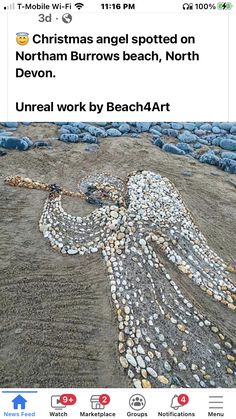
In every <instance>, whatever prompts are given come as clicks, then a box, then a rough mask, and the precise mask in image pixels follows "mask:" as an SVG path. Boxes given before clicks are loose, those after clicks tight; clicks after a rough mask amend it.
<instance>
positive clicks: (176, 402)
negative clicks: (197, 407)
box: [170, 394, 189, 410]
mask: <svg viewBox="0 0 236 419" xmlns="http://www.w3.org/2000/svg"><path fill="white" fill-rule="evenodd" d="M188 402H189V397H188V396H187V394H179V395H178V396H177V394H175V395H174V397H172V400H171V405H170V407H171V409H174V410H177V409H179V408H180V407H183V406H185V405H186V404H188Z"/></svg>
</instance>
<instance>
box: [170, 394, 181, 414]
mask: <svg viewBox="0 0 236 419" xmlns="http://www.w3.org/2000/svg"><path fill="white" fill-rule="evenodd" d="M180 406H181V405H180V404H179V402H178V396H177V394H175V395H174V397H172V400H171V405H170V407H171V409H174V410H177V409H178V408H179V407H180Z"/></svg>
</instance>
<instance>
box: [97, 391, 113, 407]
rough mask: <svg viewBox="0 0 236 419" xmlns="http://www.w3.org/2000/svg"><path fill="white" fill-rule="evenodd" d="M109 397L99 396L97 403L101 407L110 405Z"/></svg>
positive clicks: (105, 395) (106, 395)
mask: <svg viewBox="0 0 236 419" xmlns="http://www.w3.org/2000/svg"><path fill="white" fill-rule="evenodd" d="M110 400H111V399H110V396H108V394H101V396H99V403H100V404H102V405H103V406H106V405H107V404H109V403H110Z"/></svg>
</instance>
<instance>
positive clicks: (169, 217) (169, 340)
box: [6, 171, 236, 388]
mask: <svg viewBox="0 0 236 419" xmlns="http://www.w3.org/2000/svg"><path fill="white" fill-rule="evenodd" d="M6 182H7V183H8V184H9V185H12V186H23V187H28V188H31V189H32V188H36V189H43V190H48V191H49V192H50V193H49V197H48V199H47V200H46V202H45V205H44V208H43V212H42V216H41V218H40V221H39V229H40V231H41V232H42V233H43V235H44V237H45V238H46V239H48V240H49V242H50V244H51V246H52V247H53V248H54V249H56V250H58V251H60V252H61V253H63V254H69V255H77V256H80V257H82V256H83V255H84V254H88V253H94V252H100V253H101V254H102V256H103V259H104V263H105V265H106V268H107V273H108V278H109V280H110V285H111V298H112V300H113V303H114V305H115V307H116V310H117V320H118V325H117V328H118V329H119V331H118V350H119V354H120V364H121V365H122V367H123V368H124V369H125V371H126V372H127V374H128V376H129V377H130V379H131V380H132V381H133V385H134V386H135V387H137V388H138V387H145V388H146V387H173V388H174V387H177V388H178V387H233V386H235V384H236V370H235V365H236V348H235V346H234V344H235V340H234V337H232V336H231V337H227V336H226V333H223V332H222V331H221V330H220V329H221V328H220V326H219V325H218V324H217V314H215V316H213V315H212V314H211V315H209V313H210V311H208V306H210V305H211V304H213V305H215V306H216V307H218V308H219V305H221V308H222V309H223V310H224V311H225V312H228V314H229V315H231V317H232V318H235V317H234V315H235V309H236V293H235V291H236V287H235V285H234V283H233V279H230V276H229V271H233V268H232V267H227V265H226V264H225V263H224V261H223V260H222V259H221V258H220V257H219V256H218V255H217V254H216V253H215V252H214V251H213V250H212V249H210V247H209V246H208V245H207V242H206V239H205V237H204V236H203V234H202V233H201V232H200V231H199V229H198V228H197V227H196V225H195V224H194V222H193V220H192V217H191V215H190V213H189V211H188V209H187V208H186V206H185V204H184V202H183V200H182V198H181V196H180V194H179V192H178V190H177V189H176V188H175V187H174V186H173V185H172V184H171V182H170V181H169V180H168V179H167V178H165V177H162V176H160V175H158V174H155V173H152V172H148V171H142V172H135V173H132V174H131V175H130V176H129V177H128V178H127V180H126V181H122V180H120V179H118V178H115V177H113V176H110V175H104V174H101V175H94V176H90V177H88V178H86V179H84V180H82V182H81V183H80V192H68V191H66V190H65V189H61V188H60V187H58V186H57V185H50V186H49V185H47V184H42V183H39V182H34V181H32V180H30V179H23V178H21V177H19V176H15V177H9V178H7V179H6ZM63 194H65V195H70V196H77V197H79V198H81V199H86V200H87V201H88V202H89V203H91V204H95V205H97V206H98V207H97V208H96V209H95V210H94V211H93V212H92V213H91V214H89V215H88V216H86V217H77V216H73V215H71V214H68V213H66V211H64V209H63V207H62V203H61V199H62V195H63ZM196 297H197V298H198V299H199V300H200V303H199V301H197V300H196ZM201 299H204V301H205V304H201ZM196 301H197V302H196ZM233 340H234V341H233Z"/></svg>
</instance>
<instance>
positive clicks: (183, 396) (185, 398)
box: [178, 394, 189, 406]
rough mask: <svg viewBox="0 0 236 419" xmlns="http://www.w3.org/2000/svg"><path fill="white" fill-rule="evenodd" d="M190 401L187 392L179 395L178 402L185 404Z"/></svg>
mask: <svg viewBox="0 0 236 419" xmlns="http://www.w3.org/2000/svg"><path fill="white" fill-rule="evenodd" d="M188 402H189V397H188V396H187V394H180V395H179V396H178V403H179V404H180V405H181V406H185V405H186V404H188Z"/></svg>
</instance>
